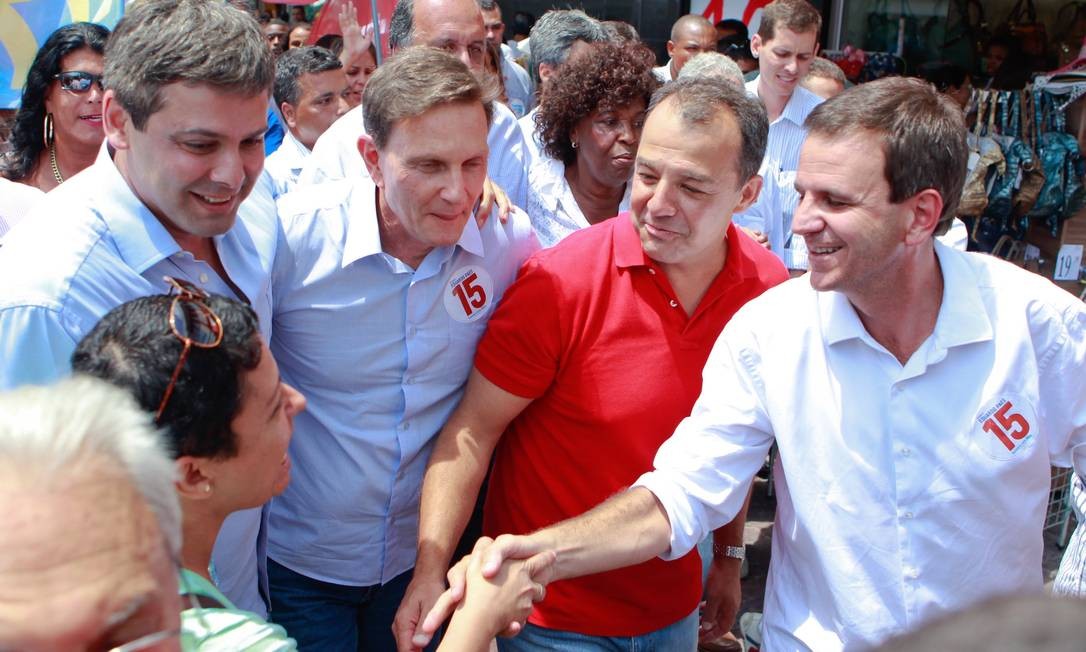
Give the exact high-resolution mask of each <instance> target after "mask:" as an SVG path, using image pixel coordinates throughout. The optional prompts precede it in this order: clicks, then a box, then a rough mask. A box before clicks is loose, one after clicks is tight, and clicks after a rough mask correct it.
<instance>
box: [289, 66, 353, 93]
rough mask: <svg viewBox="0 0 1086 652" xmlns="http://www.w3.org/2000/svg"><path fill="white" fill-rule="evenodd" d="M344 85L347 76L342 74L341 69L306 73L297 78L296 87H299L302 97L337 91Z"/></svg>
mask: <svg viewBox="0 0 1086 652" xmlns="http://www.w3.org/2000/svg"><path fill="white" fill-rule="evenodd" d="M346 85H347V74H346V73H345V72H343V68H336V69H334V70H322V71H321V72H306V73H302V75H301V77H299V78H298V86H300V87H301V90H302V94H303V95H307V94H312V93H325V92H327V91H330V90H339V89H341V88H342V87H343V86H346Z"/></svg>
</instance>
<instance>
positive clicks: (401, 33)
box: [388, 0, 415, 50]
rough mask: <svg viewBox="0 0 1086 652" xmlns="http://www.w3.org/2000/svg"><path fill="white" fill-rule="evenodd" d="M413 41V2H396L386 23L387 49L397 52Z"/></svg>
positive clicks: (406, 0) (407, 0)
mask: <svg viewBox="0 0 1086 652" xmlns="http://www.w3.org/2000/svg"><path fill="white" fill-rule="evenodd" d="M414 39H415V0H398V1H397V2H396V7H395V8H394V9H393V10H392V18H391V19H390V20H389V23H388V47H389V48H390V49H392V50H399V49H402V48H406V47H407V46H409V45H411V42H412V41H413V40H414Z"/></svg>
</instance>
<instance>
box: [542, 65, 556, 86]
mask: <svg viewBox="0 0 1086 652" xmlns="http://www.w3.org/2000/svg"><path fill="white" fill-rule="evenodd" d="M554 68H555V67H554V66H552V65H551V64H549V63H541V64H539V85H540V86H543V84H546V83H547V80H549V79H550V78H551V77H553V76H554Z"/></svg>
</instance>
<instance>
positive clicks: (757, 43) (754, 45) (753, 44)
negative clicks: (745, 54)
mask: <svg viewBox="0 0 1086 652" xmlns="http://www.w3.org/2000/svg"><path fill="white" fill-rule="evenodd" d="M761 49H762V36H761V35H760V34H755V35H754V36H752V37H750V53H751V54H753V55H754V58H755V59H757V58H758V50H761Z"/></svg>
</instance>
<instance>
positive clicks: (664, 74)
mask: <svg viewBox="0 0 1086 652" xmlns="http://www.w3.org/2000/svg"><path fill="white" fill-rule="evenodd" d="M652 74H653V75H655V76H656V78H657V79H659V80H660V83H661V84H666V83H668V82H669V81H673V80H672V79H671V59H668V60H667V63H665V64H664V65H662V66H656V67H655V68H653V69H652Z"/></svg>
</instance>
